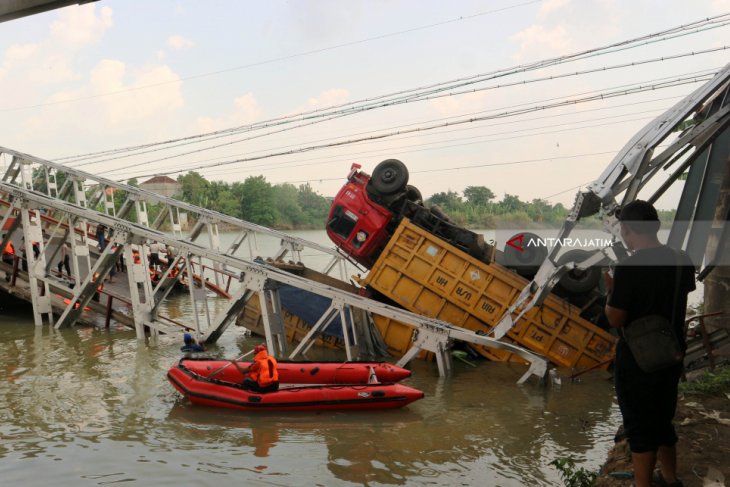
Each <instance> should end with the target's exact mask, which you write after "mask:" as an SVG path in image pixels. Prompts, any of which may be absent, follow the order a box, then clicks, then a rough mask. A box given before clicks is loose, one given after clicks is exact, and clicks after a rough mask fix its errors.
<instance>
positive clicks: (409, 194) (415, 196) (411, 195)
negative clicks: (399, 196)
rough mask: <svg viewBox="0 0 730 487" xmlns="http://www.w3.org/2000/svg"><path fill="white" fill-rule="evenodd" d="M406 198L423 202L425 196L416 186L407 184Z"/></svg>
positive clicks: (419, 202) (415, 201)
mask: <svg viewBox="0 0 730 487" xmlns="http://www.w3.org/2000/svg"><path fill="white" fill-rule="evenodd" d="M406 199H407V200H408V201H412V202H414V203H418V204H423V196H421V192H420V191H419V190H418V188H416V187H415V186H411V185H410V184H408V185H406Z"/></svg>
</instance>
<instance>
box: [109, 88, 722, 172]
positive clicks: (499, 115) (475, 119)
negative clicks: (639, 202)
mask: <svg viewBox="0 0 730 487" xmlns="http://www.w3.org/2000/svg"><path fill="white" fill-rule="evenodd" d="M709 79H710V77H709V76H704V77H690V78H677V79H676V80H673V81H669V82H663V83H658V84H654V85H648V86H638V87H636V88H633V89H626V90H620V91H614V92H611V91H609V92H605V93H600V94H597V95H593V96H588V97H584V98H576V99H570V100H564V101H562V102H556V103H552V104H548V105H542V106H536V107H532V108H525V109H522V110H515V111H511V112H502V113H497V114H494V115H488V116H482V117H471V118H467V119H462V120H457V121H454V122H446V123H442V124H435V125H430V126H424V127H417V128H413V129H409V130H403V131H397V132H390V133H383V134H377V135H373V136H369V137H360V138H356V139H351V140H346V141H340V142H331V143H329V144H317V145H311V146H306V147H300V148H298V149H292V150H287V151H279V152H274V153H269V154H264V155H260V156H253V157H246V158H240V159H235V160H232V161H225V162H218V163H215V164H208V165H204V166H199V167H196V168H189V169H204V168H208V167H219V166H226V165H230V164H235V163H239V162H248V161H255V160H261V159H268V158H271V157H277V156H282V155H290V154H299V153H303V152H310V151H315V150H320V149H324V148H330V147H339V146H344V145H350V144H355V143H359V142H365V141H373V140H381V139H385V138H388V137H393V136H394V135H401V134H405V133H415V132H425V131H428V130H434V129H436V128H441V127H448V126H453V125H461V124H467V123H474V122H479V121H483V120H493V119H501V118H506V117H510V116H515V115H521V114H525V113H531V112H536V111H540V110H548V109H551V108H557V107H562V106H570V105H577V104H579V103H586V102H589V101H596V100H604V99H608V98H614V97H617V96H625V95H629V94H635V93H641V92H644V91H650V90H658V89H663V88H668V87H673V86H681V85H684V84H688V83H697V82H700V81H708V80H709ZM136 166H137V165H132V166H128V167H126V168H117V169H114V171H119V170H123V169H129V168H132V167H136ZM189 169H187V170H189ZM185 171H186V169H177V170H174V171H168V172H166V174H178V173H181V172H185ZM155 174H159V172H157V173H155ZM147 176H148V175H141V176H138V177H147Z"/></svg>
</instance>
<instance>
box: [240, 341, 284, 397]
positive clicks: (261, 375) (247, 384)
mask: <svg viewBox="0 0 730 487" xmlns="http://www.w3.org/2000/svg"><path fill="white" fill-rule="evenodd" d="M253 350H254V352H255V353H256V355H255V356H254V362H253V363H252V364H251V365H250V366H249V367H248V369H247V372H248V377H246V378H245V379H243V388H244V389H247V390H249V391H254V392H275V391H278V390H279V372H278V371H277V370H276V365H277V364H276V359H275V358H274V357H272V356H270V355H269V354H268V352H267V351H266V346H265V345H256V348H254V349H253Z"/></svg>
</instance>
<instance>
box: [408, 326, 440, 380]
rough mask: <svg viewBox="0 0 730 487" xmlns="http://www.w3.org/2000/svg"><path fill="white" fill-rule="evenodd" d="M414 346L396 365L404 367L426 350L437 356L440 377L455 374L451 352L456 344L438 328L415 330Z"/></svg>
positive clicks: (426, 327) (427, 327)
mask: <svg viewBox="0 0 730 487" xmlns="http://www.w3.org/2000/svg"><path fill="white" fill-rule="evenodd" d="M413 333H414V337H413V345H412V346H411V348H409V349H408V351H407V352H406V353H405V355H403V357H401V359H400V360H399V361H398V363H397V364H396V365H398V366H399V367H404V366H405V365H406V364H407V363H408V362H410V361H411V359H413V358H414V357H416V355H418V353H419V352H421V351H422V350H426V351H429V352H433V353H434V355H436V364H437V365H438V368H439V375H441V376H442V377H448V376H450V375H451V374H452V372H453V362H452V360H451V355H450V354H449V350H451V347H452V346H453V344H454V340H453V339H452V338H451V337H450V336H449V335H448V333H444V330H441V329H439V328H436V327H430V326H423V327H421V328H420V329H418V330H414V332H413Z"/></svg>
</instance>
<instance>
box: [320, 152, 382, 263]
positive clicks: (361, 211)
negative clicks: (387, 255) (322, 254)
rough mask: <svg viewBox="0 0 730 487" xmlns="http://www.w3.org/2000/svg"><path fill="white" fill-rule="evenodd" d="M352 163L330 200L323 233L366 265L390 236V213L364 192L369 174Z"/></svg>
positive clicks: (373, 259)
mask: <svg viewBox="0 0 730 487" xmlns="http://www.w3.org/2000/svg"><path fill="white" fill-rule="evenodd" d="M360 167H361V166H360V165H359V164H353V165H352V168H351V169H350V174H349V175H348V176H347V183H346V184H345V185H344V186H343V187H342V189H340V191H339V192H338V193H337V196H335V199H334V201H333V202H332V207H331V208H330V213H329V217H328V219H327V235H328V236H329V238H330V239H331V240H332V242H334V243H335V245H337V247H339V248H340V249H341V250H342V251H343V252H345V253H346V254H348V255H350V256H351V257H352V258H353V259H355V260H356V261H357V262H359V263H360V264H362V265H364V266H365V267H367V268H370V267H371V266H372V264H373V263H374V262H375V261H376V260H377V258H378V256H379V255H380V251H381V250H382V249H383V247H384V246H385V244H386V243H387V242H388V239H389V238H390V232H389V231H388V224H389V223H390V222H391V221H392V220H393V217H394V215H393V213H391V211H389V210H388V209H386V208H384V207H382V206H380V205H378V204H376V203H375V202H374V201H373V200H372V199H370V196H369V195H368V190H367V187H368V183H369V182H370V175H369V174H367V173H365V172H363V171H360Z"/></svg>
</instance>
